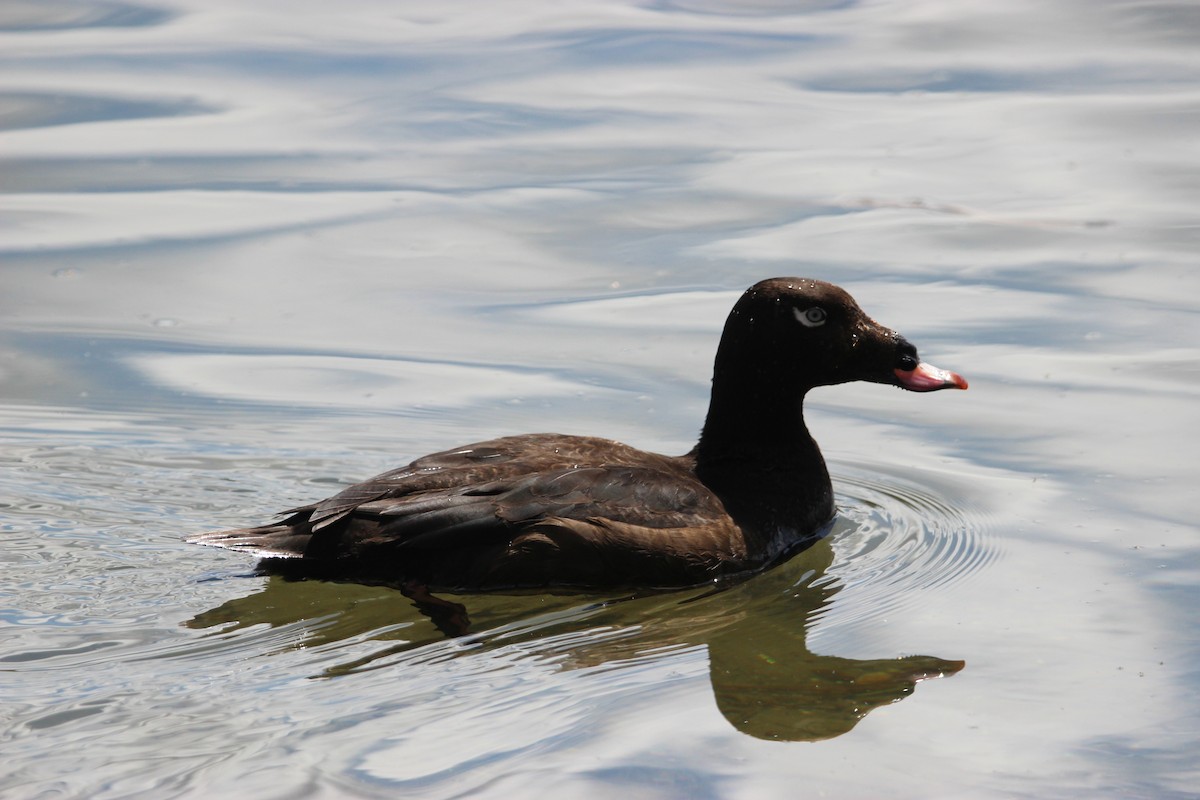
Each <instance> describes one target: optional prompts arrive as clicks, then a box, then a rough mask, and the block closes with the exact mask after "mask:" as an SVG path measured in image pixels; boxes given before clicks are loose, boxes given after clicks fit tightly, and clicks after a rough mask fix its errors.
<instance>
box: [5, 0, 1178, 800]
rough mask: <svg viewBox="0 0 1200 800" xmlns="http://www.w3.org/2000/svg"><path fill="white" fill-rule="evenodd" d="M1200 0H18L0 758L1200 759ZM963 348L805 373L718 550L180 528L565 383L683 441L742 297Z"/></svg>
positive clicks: (279, 500)
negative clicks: (424, 553) (253, 551)
mask: <svg viewBox="0 0 1200 800" xmlns="http://www.w3.org/2000/svg"><path fill="white" fill-rule="evenodd" d="M1198 34H1200V16H1198V15H1197V13H1196V10H1195V8H1194V7H1193V6H1192V5H1191V4H1188V3H1176V4H1172V3H1158V4H1153V5H1146V4H1134V3H1119V2H1102V3H1086V4H1085V3H1078V2H1069V1H1068V0H1057V2H1051V3H1039V4H1015V5H1014V4H1004V5H997V4H988V3H975V4H972V3H965V4H963V3H960V4H953V5H951V4H943V3H920V2H918V3H912V2H905V3H893V2H883V3H875V4H857V3H824V2H811V3H804V4H775V3H766V2H764V3H755V4H752V5H741V6H739V7H738V8H737V10H736V13H733V12H731V9H730V7H728V6H727V5H724V4H715V3H707V2H704V1H703V0H694V1H692V2H675V3H652V4H649V3H648V4H618V3H604V4H587V3H579V4H574V5H571V6H557V5H546V4H537V3H520V2H518V3H506V4H503V5H496V4H485V3H459V4H455V5H453V6H445V7H441V6H438V7H434V6H428V5H417V4H408V5H404V4H401V5H396V4H384V3H378V2H375V1H374V0H362V2H352V3H339V4H338V6H337V8H336V9H331V8H329V7H328V6H327V5H326V4H318V3H292V4H289V5H288V6H287V8H286V10H285V9H283V8H282V7H280V8H278V9H276V8H273V7H268V6H262V5H261V4H260V5H258V6H246V5H245V4H235V3H221V2H205V3H196V2H188V1H187V0H180V1H179V2H175V3H171V4H163V5H157V6H153V7H151V6H141V5H136V4H133V3H103V4H102V3H94V4H77V3H70V2H60V1H57V0H56V1H55V2H38V3H7V4H5V6H4V7H3V9H0V54H2V55H0V60H2V62H3V67H4V71H3V75H4V79H3V83H2V84H0V159H2V163H0V190H2V194H0V258H2V260H3V261H2V265H0V269H2V272H0V276H2V277H0V281H2V286H3V291H2V292H0V398H2V399H0V460H2V461H3V462H4V468H3V470H0V504H2V505H0V530H2V531H3V536H4V543H5V546H4V547H3V549H2V550H0V559H2V560H3V563H4V565H5V567H6V568H5V570H4V578H3V579H2V580H0V625H2V626H3V627H2V631H3V633H2V637H0V671H2V674H3V680H2V681H0V698H2V703H0V723H2V724H0V742H2V744H0V748H2V750H3V752H4V755H5V758H4V765H3V768H0V788H2V790H3V791H2V792H0V793H2V794H3V795H4V796H5V797H6V798H7V797H14V798H43V797H46V798H48V797H81V798H82V797H88V798H118V797H120V798H124V797H153V798H163V797H209V796H253V797H299V796H306V797H307V796H312V797H347V796H349V797H394V796H398V795H403V796H406V797H431V798H448V797H461V796H484V797H513V796H535V797H544V796H570V797H610V796H612V795H613V794H615V793H618V792H620V793H622V794H623V795H627V796H630V797H638V798H641V797H655V798H658V797H661V798H674V797H688V798H707V797H712V798H742V797H755V798H758V797H791V796H795V794H796V792H797V787H803V789H804V792H805V793H806V794H811V795H813V796H818V795H823V796H830V797H864V796H866V797H870V796H881V795H885V794H886V795H887V796H892V797H921V798H925V797H937V796H945V797H964V796H968V797H1046V796H1055V797H1088V798H1092V797H1114V798H1115V797H1120V798H1126V797H1154V798H1160V797H1167V798H1169V797H1185V796H1194V795H1195V794H1197V793H1198V792H1200V790H1198V789H1197V787H1200V770H1197V768H1196V766H1195V753H1196V752H1197V750H1198V748H1200V725H1198V724H1197V723H1196V719H1197V718H1198V714H1197V712H1198V711H1200V709H1198V707H1197V706H1198V702H1197V699H1198V691H1197V689H1198V686H1200V672H1198V671H1197V669H1196V667H1195V664H1196V663H1198V661H1200V635H1197V633H1196V626H1195V623H1194V620H1195V616H1196V613H1197V609H1198V608H1200V593H1198V592H1197V588H1196V587H1197V585H1200V581H1198V579H1200V558H1198V556H1200V545H1198V543H1197V539H1196V524H1195V507H1196V489H1195V486H1196V484H1197V479H1198V478H1200V475H1198V474H1197V467H1196V457H1195V453H1194V450H1195V439H1196V434H1197V432H1198V431H1200V426H1198V423H1200V415H1198V414H1197V411H1196V409H1197V408H1200V403H1198V402H1197V399H1198V398H1197V395H1200V367H1198V359H1197V352H1198V351H1197V348H1196V344H1195V343H1196V341H1197V338H1198V334H1200V324H1198V312H1200V300H1197V298H1198V297H1200V279H1198V278H1197V273H1196V269H1195V265H1194V261H1195V253H1196V251H1197V245H1198V244H1200V237H1198V235H1197V233H1198V231H1200V219H1198V218H1197V216H1196V211H1195V209H1196V208H1197V207H1198V206H1200V180H1198V179H1197V173H1196V170H1195V167H1194V165H1195V164H1196V163H1197V157H1198V156H1200V148H1198V146H1197V142H1200V129H1198V128H1200V126H1198V123H1197V119H1198V117H1197V111H1198V109H1200V106H1198V105H1197V101H1198V98H1200V88H1198V87H1200V57H1198V56H1197V54H1196V49H1195V46H1194V43H1195V41H1196V37H1197V35H1198ZM788 274H792V275H811V276H813V277H821V278H825V279H828V280H832V281H835V282H837V283H840V284H843V285H845V286H846V287H847V288H849V289H850V290H851V291H852V292H853V293H854V294H855V296H856V297H857V298H858V299H859V301H860V302H861V304H862V305H863V307H864V308H865V309H867V311H868V312H869V313H871V314H872V315H873V316H875V317H876V318H877V319H879V320H881V321H882V322H884V323H886V324H888V325H890V326H893V327H896V328H897V329H899V330H901V331H902V332H904V333H905V334H906V335H907V336H908V337H909V338H910V339H912V340H913V341H914V342H915V343H916V344H917V345H918V346H919V347H920V348H921V351H922V353H923V355H924V356H925V357H926V358H927V359H928V360H930V361H932V362H933V363H935V364H938V365H939V366H943V367H947V368H951V369H955V370H957V371H960V372H962V373H963V374H964V375H966V376H967V377H968V378H969V379H970V381H971V390H970V391H969V392H966V393H959V392H955V393H949V392H945V393H939V394H936V395H928V396H920V395H913V394H907V393H901V392H896V391H891V390H888V389H885V388H883V387H879V386H865V385H857V386H842V387H836V388H831V389H825V390H822V391H820V392H816V393H814V394H813V396H812V397H811V398H810V404H809V405H810V411H809V417H810V423H811V425H812V427H813V429H814V432H815V433H816V435H817V437H818V439H819V440H820V441H821V442H822V445H823V447H824V450H825V452H826V456H827V457H828V459H829V461H830V465H831V469H832V471H833V473H834V479H835V484H836V489H837V492H838V498H839V504H840V506H841V508H842V514H841V516H840V517H839V519H838V521H837V523H836V525H835V528H834V530H833V531H832V532H831V534H830V536H829V537H828V538H826V539H825V540H823V541H822V542H821V543H820V544H819V545H817V546H816V547H814V548H812V549H811V550H809V551H806V552H805V553H803V554H802V555H800V556H799V557H797V558H796V559H793V560H792V561H790V562H788V563H787V564H785V565H783V566H781V567H779V568H778V569H776V570H773V571H771V572H769V573H766V574H764V575H762V576H759V577H757V578H755V579H753V580H751V581H749V582H746V583H744V584H741V585H738V586H736V587H733V588H731V589H729V590H727V591H724V592H719V593H715V594H713V593H705V592H700V591H691V592H680V593H668V594H660V595H648V596H641V597H633V598H630V597H621V596H611V595H610V596H601V595H582V596H581V595H530V596H518V597H506V596H488V597H456V598H453V599H454V600H456V601H458V602H461V603H463V604H464V606H465V608H466V613H467V614H468V616H469V619H470V627H469V633H468V634H467V635H465V636H460V637H457V638H447V636H446V635H445V634H444V632H443V631H441V630H439V629H438V627H436V626H435V624H434V623H433V621H431V619H430V618H429V617H426V616H424V615H423V614H421V613H420V612H419V611H417V610H416V609H415V608H414V607H413V606H412V604H411V603H410V602H409V601H408V600H407V599H406V598H404V597H402V596H400V595H399V594H397V593H396V592H394V591H391V590H388V589H384V588H379V587H362V586H349V585H335V584H321V583H288V582H285V581H281V580H278V579H267V578H263V577H258V576H255V575H253V573H252V562H251V561H250V560H248V559H247V558H246V557H244V556H241V555H238V554H234V553H225V552H221V551H216V550H212V549H207V548H198V547H194V546H187V545H184V544H182V542H181V538H182V537H183V536H184V535H186V534H189V533H196V532H199V531H203V530H209V529H214V528H221V527H232V526H237V525H244V524H249V523H252V522H257V521H260V520H263V519H265V518H266V516H267V515H268V514H270V513H272V512H274V511H275V510H278V509H281V508H286V507H288V506H290V505H297V504H300V503H304V502H308V501H310V500H312V499H315V498H319V497H324V496H326V495H328V494H331V493H333V492H334V491H336V489H337V488H338V487H340V486H342V485H345V484H346V483H348V482H350V481H353V480H357V479H362V478H365V477H368V476H370V475H372V474H375V473H377V472H380V471H382V470H384V469H387V468H390V467H392V466H396V465H398V464H401V463H403V462H405V461H407V460H409V459H411V458H412V457H415V456H417V455H421V454H423V453H426V452H429V451H432V450H437V449H442V448H444V447H448V446H452V445H455V444H460V443H465V442H470V441H473V440H478V439H481V438H488V437H491V436H495V435H501V434H508V433H519V432H525V431H535V430H546V429H552V430H560V431H563V432H568V433H586V434H595V435H602V436H610V437H613V438H618V439H621V440H624V441H628V442H630V443H633V444H636V445H638V446H642V447H645V448H647V449H653V450H658V451H663V452H671V453H678V452H682V451H684V450H686V449H688V448H689V447H690V446H691V444H692V443H693V441H694V437H695V434H696V431H697V430H698V427H699V425H700V422H701V420H702V418H703V413H704V408H705V405H706V401H707V394H706V390H707V383H708V379H709V372H710V368H711V359H712V355H713V352H714V350H715V346H716V339H717V336H718V334H719V331H720V326H721V324H722V322H723V320H724V315H725V314H726V313H727V311H728V308H729V307H730V305H731V304H732V302H733V300H734V299H735V297H736V296H737V294H738V292H740V291H741V290H742V289H743V288H745V287H746V286H748V285H749V284H750V283H753V282H754V281H756V280H758V279H760V278H763V277H768V276H772V275H788Z"/></svg>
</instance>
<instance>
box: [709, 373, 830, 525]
mask: <svg viewBox="0 0 1200 800" xmlns="http://www.w3.org/2000/svg"><path fill="white" fill-rule="evenodd" d="M717 377H718V378H721V377H723V376H721V375H718V376H717ZM726 377H727V376H726ZM788 388H789V387H780V386H777V385H775V386H766V385H762V384H761V383H759V384H756V383H754V382H749V383H747V382H744V381H730V380H724V381H722V380H714V382H713V394H712V402H711V404H710V406H709V411H708V418H707V419H706V421H705V423H704V430H703V432H702V433H701V436H700V442H699V444H697V445H696V449H695V451H694V453H695V456H696V475H697V477H698V478H700V480H701V481H702V482H703V483H704V484H705V485H706V486H708V487H709V488H710V489H711V490H712V491H713V492H714V493H715V494H716V495H717V496H718V497H719V498H721V501H722V502H723V503H724V504H725V507H726V510H727V511H728V512H729V514H730V516H732V517H733V518H734V521H735V522H737V523H738V525H739V526H740V527H741V528H742V529H743V531H744V532H745V533H746V534H747V536H748V537H751V538H756V539H759V540H760V542H759V543H760V544H763V545H765V546H768V547H772V545H768V544H767V541H768V540H769V541H774V542H777V543H778V540H779V539H780V537H783V539H786V538H787V537H788V536H789V535H790V536H795V537H806V536H808V535H810V534H811V533H813V532H814V531H815V530H816V529H817V528H819V527H820V526H822V525H823V524H825V523H826V522H828V521H829V519H830V518H831V517H832V516H833V512H834V504H833V488H832V485H831V483H830V480H829V471H828V469H827V468H826V466H825V459H824V458H823V457H822V456H821V450H820V448H818V447H817V443H816V442H815V441H814V440H813V438H812V436H811V435H810V434H809V432H808V427H807V426H806V425H805V422H804V408H803V402H804V390H803V389H802V388H796V389H795V390H794V391H788V390H787V389H788ZM781 389H782V391H781ZM785 544H786V543H785Z"/></svg>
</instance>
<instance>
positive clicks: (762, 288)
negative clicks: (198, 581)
mask: <svg viewBox="0 0 1200 800" xmlns="http://www.w3.org/2000/svg"><path fill="white" fill-rule="evenodd" d="M849 381H869V382H871V383H883V384H890V385H893V386H899V387H902V388H904V389H907V390H909V391H914V392H933V391H937V390H939V389H947V388H955V389H966V388H967V382H966V380H964V379H963V378H962V377H961V376H959V375H957V374H955V373H953V372H949V371H946V370H942V369H938V368H936V367H933V366H930V365H929V364H926V363H924V362H922V361H921V360H920V359H919V358H918V356H917V350H916V348H915V347H913V345H911V344H909V343H908V341H906V340H905V339H904V338H903V337H901V336H900V335H899V334H898V333H896V332H895V331H892V330H890V329H888V328H885V327H883V326H882V325H880V324H878V323H877V322H875V321H874V320H873V319H871V318H870V317H868V316H867V315H866V314H865V313H864V312H863V311H862V310H861V309H860V308H859V307H858V304H857V303H855V301H854V299H853V298H852V297H851V296H850V295H849V294H848V293H846V292H845V291H844V290H843V289H841V288H839V287H837V286H834V285H833V284H830V283H825V282H823V281H817V280H811V279H807V278H772V279H770V280H765V281H761V282H759V283H757V284H755V285H754V286H752V287H750V288H749V289H748V290H746V292H745V293H744V294H743V295H742V296H741V298H740V299H739V300H738V301H737V303H736V305H734V307H733V310H732V311H731V312H730V314H729V318H728V320H727V321H726V323H725V330H724V332H723V334H722V336H721V341H720V345H719V346H718V348H717V356H716V363H715V367H714V370H713V380H712V397H711V401H710V405H709V410H708V416H707V418H706V420H705V422H704V427H703V429H702V431H701V434H700V441H699V443H698V444H697V445H696V446H695V447H694V448H693V449H692V450H691V452H689V453H687V454H686V455H682V456H664V455H658V454H656V453H650V452H646V451H644V450H638V449H636V448H634V447H630V446H629V445H625V444H621V443H619V442H615V441H611V440H608V439H600V438H595V437H589V436H565V435H560V434H552V433H535V434H526V435H523V436H506V437H503V438H499V439H492V440H490V441H486V442H478V443H476V444H469V445H466V446H463V447H457V448H454V449H452V450H445V451H443V452H440V453H434V454H432V455H428V456H424V457H422V458H418V459H417V460H416V461H413V462H412V463H411V464H408V465H407V466H404V467H400V468H399V469H395V470H392V471H390V472H385V473H383V474H382V475H377V476H376V477H374V478H371V479H370V480H367V481H364V482H362V483H358V484H355V485H353V486H349V487H347V488H346V489H344V490H342V491H341V492H339V493H337V494H336V495H334V496H333V497H330V498H328V499H325V500H322V501H320V502H317V503H313V504H311V505H306V506H302V507H300V508H295V509H292V510H291V511H287V512H283V514H286V515H287V517H286V518H285V519H282V520H281V521H279V522H276V523H273V524H269V525H262V526H258V527H252V528H239V529H236V530H227V531H216V532H212V533H202V534H199V535H196V536H193V537H190V538H189V541H191V542H196V543H199V544H205V545H214V546H218V547H225V548H229V549H232V550H240V551H245V552H249V553H253V554H255V555H257V556H259V557H260V558H261V559H262V561H261V562H260V564H259V568H260V569H261V570H262V571H264V572H280V573H284V574H289V575H294V576H304V577H317V578H327V579H336V580H351V581H363V582H371V583H390V584H396V585H402V586H408V587H412V586H419V587H422V588H424V589H427V590H447V591H453V590H459V591H487V590H505V589H529V588H545V587H576V588H669V587H684V586H695V585H700V584H705V583H708V582H711V581H715V580H719V579H723V578H728V577H731V576H736V575H739V574H744V573H748V572H752V571H755V570H761V569H764V568H766V567H768V566H770V565H772V564H775V563H777V562H779V561H781V560H783V559H785V558H786V557H787V556H789V555H791V554H792V553H794V552H796V551H797V550H799V549H802V548H803V547H804V546H806V545H807V544H809V543H811V542H812V541H813V539H814V536H817V535H819V533H820V531H822V530H823V528H824V527H825V526H826V524H827V523H828V522H829V521H830V520H831V518H832V517H833V515H834V512H835V509H834V498H833V487H832V484H831V483H830V479H829V472H828V470H827V469H826V466H825V460H824V458H823V457H822V456H821V451H820V449H819V448H818V447H817V443H816V442H815V441H813V438H812V436H810V435H809V432H808V428H807V427H806V426H805V424H804V414H803V401H804V397H805V394H806V393H807V392H808V390H809V389H812V388H814V387H817V386H829V385H833V384H839V383H846V382H849ZM281 516H282V515H281Z"/></svg>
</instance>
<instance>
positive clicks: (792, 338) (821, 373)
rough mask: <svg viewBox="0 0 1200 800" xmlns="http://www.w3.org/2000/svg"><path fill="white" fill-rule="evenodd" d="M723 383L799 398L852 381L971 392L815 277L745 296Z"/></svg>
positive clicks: (724, 345)
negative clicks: (754, 386) (763, 388)
mask: <svg viewBox="0 0 1200 800" xmlns="http://www.w3.org/2000/svg"><path fill="white" fill-rule="evenodd" d="M723 380H731V381H737V382H738V383H740V384H742V386H743V388H749V387H748V386H747V385H746V384H747V383H756V384H760V385H771V386H773V388H774V390H775V391H780V390H783V391H790V392H793V393H794V392H799V393H801V394H802V393H803V392H805V391H807V390H808V389H810V388H812V387H814V386H829V385H832V384H838V383H846V382H847V381H870V382H872V383H886V384H891V385H893V386H901V387H903V388H905V389H908V390H910V391H918V392H930V391H936V390H938V389H947V388H958V389H965V388H967V382H966V381H965V380H964V379H963V378H962V377H960V376H959V375H956V374H954V373H953V372H947V371H945V370H940V369H937V368H936V367H932V366H930V365H928V364H923V363H921V360H920V358H919V357H918V355H917V349H916V348H915V347H913V346H912V345H911V344H909V343H908V341H906V340H905V339H904V337H902V336H900V335H899V334H898V333H896V332H895V331H893V330H891V329H890V328H885V327H883V326H882V325H880V324H879V323H877V322H875V320H873V319H871V318H870V317H868V316H867V315H866V314H865V313H864V312H863V310H862V309H861V308H859V307H858V303H856V302H854V298H853V297H851V296H850V295H849V294H848V293H847V292H846V291H845V290H843V289H841V288H839V287H837V286H834V285H833V284H831V283H825V282H824V281H817V280H812V279H809V278H771V279H769V280H765V281H761V282H759V283H756V284H755V285H754V286H751V287H750V288H749V289H747V290H746V292H745V294H743V295H742V296H741V298H740V299H739V300H738V302H737V304H736V305H735V306H734V307H733V311H732V312H730V314H729V319H728V320H727V321H726V323H725V332H724V334H723V335H722V337H721V346H720V349H719V350H718V352H717V363H716V373H715V377H714V381H715V382H721V381H723Z"/></svg>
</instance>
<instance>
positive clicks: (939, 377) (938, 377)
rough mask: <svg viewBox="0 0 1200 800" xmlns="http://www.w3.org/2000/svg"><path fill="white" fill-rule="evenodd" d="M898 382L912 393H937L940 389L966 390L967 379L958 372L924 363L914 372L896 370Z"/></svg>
mask: <svg viewBox="0 0 1200 800" xmlns="http://www.w3.org/2000/svg"><path fill="white" fill-rule="evenodd" d="M896 382H897V383H899V384H900V385H901V386H902V387H904V388H905V389H908V390H909V391H910V392H936V391H937V390H938V389H965V388H967V379H966V378H964V377H963V376H962V375H959V374H958V373H957V372H951V371H950V370H948V369H938V368H937V367H935V366H933V365H932V364H926V363H925V362H924V361H922V362H921V363H920V364H918V365H917V368H916V369H913V370H908V371H905V370H902V369H898V370H896Z"/></svg>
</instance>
